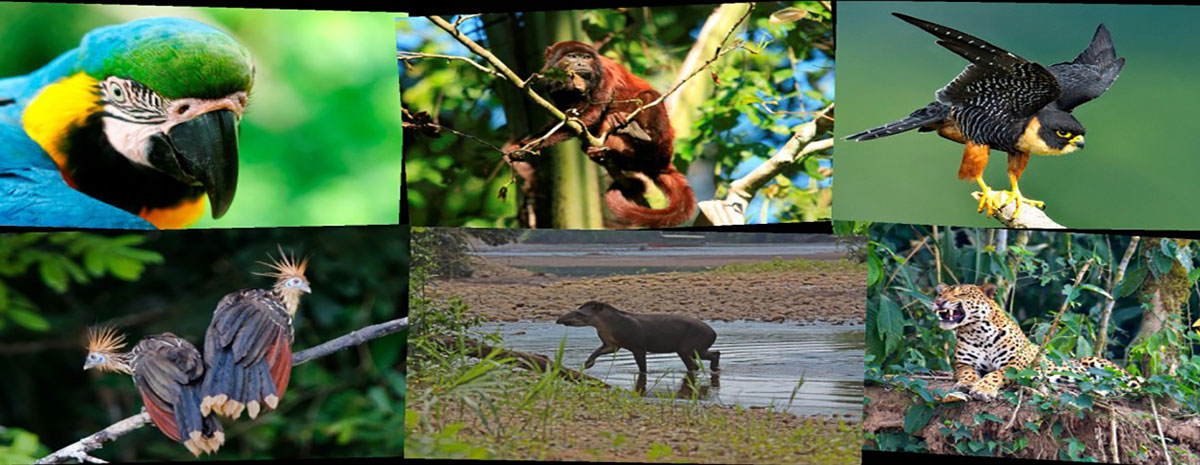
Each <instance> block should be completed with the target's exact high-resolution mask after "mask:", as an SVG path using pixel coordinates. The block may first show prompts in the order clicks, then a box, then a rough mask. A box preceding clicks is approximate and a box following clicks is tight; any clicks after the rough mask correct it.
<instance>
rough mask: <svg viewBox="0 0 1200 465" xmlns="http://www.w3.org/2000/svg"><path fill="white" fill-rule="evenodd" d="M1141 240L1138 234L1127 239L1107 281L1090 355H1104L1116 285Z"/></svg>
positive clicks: (1115, 301) (1115, 300)
mask: <svg viewBox="0 0 1200 465" xmlns="http://www.w3.org/2000/svg"><path fill="white" fill-rule="evenodd" d="M1141 241H1142V238H1141V237H1139V236H1133V237H1132V238H1131V239H1130V240H1129V247H1128V248H1126V249H1125V256H1123V257H1121V263H1120V264H1119V265H1117V273H1116V274H1115V275H1113V277H1112V282H1110V283H1108V295H1107V296H1104V310H1102V311H1101V312H1100V329H1099V330H1098V333H1099V334H1097V335H1096V345H1095V346H1093V347H1092V355H1093V356H1096V357H1103V356H1104V347H1105V346H1107V345H1108V320H1109V318H1111V317H1112V310H1113V304H1116V303H1117V286H1120V285H1121V280H1123V279H1125V269H1126V268H1128V267H1129V260H1130V259H1132V258H1133V253H1134V252H1136V251H1137V247H1138V243H1139V242H1141Z"/></svg>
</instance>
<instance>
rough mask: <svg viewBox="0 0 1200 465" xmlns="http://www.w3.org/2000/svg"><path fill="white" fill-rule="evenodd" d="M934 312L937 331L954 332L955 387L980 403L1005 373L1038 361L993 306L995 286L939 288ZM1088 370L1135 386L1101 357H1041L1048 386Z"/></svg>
mask: <svg viewBox="0 0 1200 465" xmlns="http://www.w3.org/2000/svg"><path fill="white" fill-rule="evenodd" d="M937 293H938V295H937V297H936V298H935V299H934V300H933V311H934V313H935V314H937V317H938V326H940V327H941V328H942V329H945V330H952V331H954V332H955V334H956V336H957V339H958V342H957V343H956V344H955V347H954V381H955V384H954V387H955V390H957V391H960V392H965V393H967V394H969V395H970V396H971V397H973V398H975V399H979V400H986V401H991V400H993V399H995V398H996V396H998V395H999V393H1000V388H1001V387H1003V386H1004V384H1005V383H1006V382H1007V381H1008V380H1007V379H1006V378H1005V377H1004V371H1005V370H1007V369H1008V368H1014V369H1016V370H1022V369H1025V368H1026V367H1028V366H1029V365H1030V364H1032V363H1033V360H1034V358H1035V357H1037V353H1038V346H1037V345H1036V344H1033V343H1031V342H1030V341H1029V338H1027V337H1025V333H1024V332H1023V331H1021V327H1020V326H1019V325H1017V322H1016V321H1013V319H1012V317H1010V316H1008V313H1007V312H1005V311H1004V309H1002V308H1000V305H999V304H997V303H996V301H995V296H996V285H995V284H991V283H988V284H983V285H979V286H977V285H974V284H957V285H953V286H948V285H945V284H939V285H938V286H937ZM1089 368H1112V369H1113V370H1114V371H1116V372H1117V373H1119V374H1121V375H1123V376H1124V377H1125V378H1126V380H1127V384H1128V385H1129V386H1130V387H1133V388H1136V387H1137V386H1138V384H1139V381H1138V380H1137V379H1134V378H1133V377H1132V376H1131V375H1129V373H1127V372H1126V371H1125V370H1123V369H1121V367H1119V366H1117V364H1115V363H1113V362H1110V361H1108V360H1105V359H1103V358H1099V357H1084V358H1082V359H1078V360H1070V361H1066V362H1064V363H1063V364H1061V365H1060V364H1057V363H1054V362H1052V361H1050V360H1047V359H1046V358H1045V357H1042V363H1041V366H1039V367H1035V370H1036V371H1038V372H1039V373H1050V374H1049V375H1048V376H1044V378H1048V379H1049V381H1050V382H1051V383H1072V382H1074V378H1072V377H1071V376H1069V375H1065V374H1056V373H1063V372H1069V373H1074V374H1078V375H1087V374H1088V369H1089Z"/></svg>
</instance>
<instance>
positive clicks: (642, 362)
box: [630, 349, 646, 373]
mask: <svg viewBox="0 0 1200 465" xmlns="http://www.w3.org/2000/svg"><path fill="white" fill-rule="evenodd" d="M630 352H633V360H634V361H636V362H637V365H638V372H639V373H645V372H646V351H644V350H632V349H630Z"/></svg>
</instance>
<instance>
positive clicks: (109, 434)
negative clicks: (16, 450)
mask: <svg viewBox="0 0 1200 465" xmlns="http://www.w3.org/2000/svg"><path fill="white" fill-rule="evenodd" d="M407 328H408V317H404V318H399V319H395V320H391V321H387V322H384V323H379V324H374V325H371V326H367V327H364V328H360V329H357V330H355V331H352V332H350V333H349V334H346V335H344V336H341V337H338V338H336V339H331V340H329V341H326V342H324V343H322V344H319V345H317V346H314V347H310V348H308V349H304V350H302V351H299V352H296V353H294V354H292V365H293V366H295V365H299V364H302V363H304V362H307V361H309V360H313V359H317V358H321V357H324V356H326V355H329V354H332V353H334V352H337V351H339V350H342V349H345V348H347V347H351V346H356V345H359V344H362V343H364V342H367V341H370V340H372V339H377V338H381V337H383V336H387V335H389V334H393V333H397V332H400V331H403V330H405V329H407ZM150 423H151V420H150V414H148V413H146V412H144V411H143V412H142V413H139V414H137V415H134V416H131V417H129V418H126V419H124V420H121V421H118V422H116V423H113V424H112V425H109V426H108V427H107V428H104V429H102V430H100V431H98V432H96V433H93V434H92V435H90V436H88V437H85V438H83V439H80V440H78V441H76V442H75V443H73V444H71V445H69V446H67V447H64V448H62V449H59V450H58V451H56V452H54V453H52V454H50V455H47V456H45V457H42V458H40V459H38V461H37V462H34V463H38V464H45V463H63V462H66V461H67V460H68V459H75V460H78V461H80V462H91V463H105V462H104V461H103V460H101V459H98V458H95V457H92V456H90V455H88V454H87V453H88V452H90V451H93V450H96V449H100V448H101V447H104V443H105V442H108V441H113V440H116V439H117V438H119V437H121V436H124V435H126V434H128V433H129V432H131V431H133V430H136V429H138V428H141V427H143V426H146V425H148V424H150Z"/></svg>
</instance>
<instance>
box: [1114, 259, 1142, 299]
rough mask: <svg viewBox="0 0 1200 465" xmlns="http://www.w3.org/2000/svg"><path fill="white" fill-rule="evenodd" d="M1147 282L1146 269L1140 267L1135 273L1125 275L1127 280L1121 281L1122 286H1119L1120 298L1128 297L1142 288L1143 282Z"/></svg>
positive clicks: (1118, 294)
mask: <svg viewBox="0 0 1200 465" xmlns="http://www.w3.org/2000/svg"><path fill="white" fill-rule="evenodd" d="M1145 280H1146V267H1144V266H1139V267H1137V268H1134V269H1133V271H1130V272H1128V273H1125V278H1124V279H1121V284H1120V285H1119V286H1117V296H1118V297H1128V296H1130V295H1132V294H1133V293H1134V292H1136V291H1137V290H1138V289H1141V288H1142V282H1144V281H1145Z"/></svg>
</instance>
